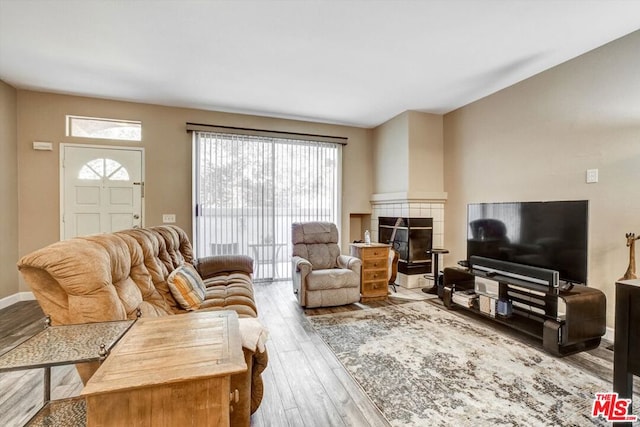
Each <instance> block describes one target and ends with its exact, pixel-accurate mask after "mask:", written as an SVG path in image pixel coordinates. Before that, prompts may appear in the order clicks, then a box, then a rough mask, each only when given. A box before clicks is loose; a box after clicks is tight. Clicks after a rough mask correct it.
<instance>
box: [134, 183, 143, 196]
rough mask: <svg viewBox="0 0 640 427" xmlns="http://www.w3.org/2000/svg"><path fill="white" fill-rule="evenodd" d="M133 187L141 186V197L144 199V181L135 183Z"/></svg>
mask: <svg viewBox="0 0 640 427" xmlns="http://www.w3.org/2000/svg"><path fill="white" fill-rule="evenodd" d="M133 185H139V186H140V197H144V181H141V182H134V183H133Z"/></svg>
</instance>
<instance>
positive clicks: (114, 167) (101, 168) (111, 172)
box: [78, 158, 129, 181]
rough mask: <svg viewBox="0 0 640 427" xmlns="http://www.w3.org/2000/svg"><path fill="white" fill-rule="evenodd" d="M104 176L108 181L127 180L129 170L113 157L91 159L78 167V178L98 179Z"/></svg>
mask: <svg viewBox="0 0 640 427" xmlns="http://www.w3.org/2000/svg"><path fill="white" fill-rule="evenodd" d="M103 178H106V179H108V180H109V181H129V172H128V171H127V169H126V168H125V167H124V166H122V165H121V164H120V163H118V162H117V161H115V160H113V159H106V158H102V159H93V160H91V161H89V162H87V163H85V164H84V166H82V168H80V172H79V173H78V179H83V180H88V181H91V180H98V179H103Z"/></svg>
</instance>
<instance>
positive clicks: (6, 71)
mask: <svg viewBox="0 0 640 427" xmlns="http://www.w3.org/2000/svg"><path fill="white" fill-rule="evenodd" d="M637 29H640V1H638V0H424V1H419V0H414V1H406V0H398V1H390V0H389V1H364V0H351V1H339V0H322V1H310V0H309V1H307V0H300V1H276V0H263V1H260V0H246V1H213V0H210V1H205V0H201V1H195V0H185V1H179V0H164V1H163V0H131V1H121V0H109V1H105V0H103V1H98V0H77V1H70V0H58V1H49V0H22V1H19V0H0V79H2V80H4V81H5V82H7V83H9V84H11V85H13V86H15V87H18V88H24V89H34V90H41V91H50V92H58V93H65V94H74V95H86V96H92V97H99V98H109V99H118V100H127V101H137V102H144V103H152V104H161V105H170V106H180V107H192V108H199V109H205V110H217V111H228V112H239V113H248V114H257V115H264V116H272V117H283V118H293V119H302V120H310V121H316V122H327V123H339V124H347V125H354V126H362V127H373V126H376V125H379V124H380V123H383V122H385V121H386V120H388V119H390V118H392V117H394V116H396V115H397V114H399V113H402V112H403V111H406V110H418V111H425V112H431V113H438V114H442V113H446V112H449V111H452V110H454V109H456V108H459V107H461V106H463V105H466V104H468V103H470V102H473V101H475V100H477V99H480V98H482V97H484V96H486V95H489V94H491V93H493V92H496V91H498V90H500V89H503V88H505V87H507V86H510V85H512V84H514V83H516V82H518V81H521V80H523V79H525V78H527V77H530V76H532V75H534V74H537V73H539V72H541V71H543V70H545V69H548V68H550V67H553V66H555V65H557V64H560V63H562V62H564V61H567V60H569V59H571V58H574V57H576V56H578V55H581V54H582V53H585V52H587V51H589V50H592V49H594V48H596V47H598V46H601V45H603V44H605V43H607V42H609V41H612V40H615V39H617V38H619V37H622V36H624V35H626V34H628V33H631V32H633V31H635V30H637Z"/></svg>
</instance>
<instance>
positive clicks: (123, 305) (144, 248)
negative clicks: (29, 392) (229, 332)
mask: <svg viewBox="0 0 640 427" xmlns="http://www.w3.org/2000/svg"><path fill="white" fill-rule="evenodd" d="M184 263H190V264H192V265H193V266H194V267H195V268H196V269H197V271H198V272H199V273H200V275H201V277H202V279H203V280H204V283H205V286H206V296H205V299H204V301H203V302H202V304H201V305H200V308H199V309H198V310H234V311H236V312H237V313H238V316H239V317H240V322H241V328H242V325H243V320H242V319H252V318H254V319H255V318H257V315H258V314H257V308H256V303H255V299H254V293H253V284H252V273H253V260H252V259H251V258H250V257H247V256H242V255H224V256H215V257H207V258H204V259H194V258H193V251H192V246H191V243H190V242H189V239H188V237H187V235H186V233H185V232H184V231H183V230H182V229H180V228H178V227H175V226H170V225H167V226H158V227H150V228H138V229H131V230H125V231H120V232H116V233H107V234H99V235H92V236H86V237H78V238H74V239H70V240H65V241H60V242H57V243H54V244H51V245H49V246H47V247H45V248H43V249H39V250H37V251H35V252H33V253H31V254H28V255H25V256H24V257H22V259H21V260H20V261H19V263H18V268H19V270H20V272H21V274H22V275H23V277H24V279H25V280H26V282H27V283H28V284H29V286H30V287H31V289H32V290H33V293H34V295H35V297H36V299H37V300H38V303H39V304H40V306H41V307H42V309H43V311H44V312H45V313H46V314H47V315H49V316H50V317H51V321H52V324H53V325H64V324H74V323H87V322H102V321H110V320H124V319H133V318H135V317H136V313H137V312H138V311H140V312H141V314H142V316H143V317H147V316H171V315H177V314H181V313H185V312H186V311H185V310H184V309H182V308H181V307H180V306H179V304H178V303H177V302H176V299H175V298H174V297H173V295H172V294H171V291H170V289H169V286H168V284H167V277H168V276H169V274H170V273H171V272H172V271H173V270H174V269H176V268H177V267H179V266H180V265H182V264H184ZM251 322H253V324H252V326H251V328H253V330H252V331H251V335H252V336H253V337H256V336H259V335H260V334H259V333H258V334H256V333H255V324H256V323H257V322H256V321H255V320H251ZM265 334H266V332H265ZM176 339H178V340H179V339H180V337H176ZM257 344H258V343H254V345H251V344H250V345H247V344H246V342H245V348H244V353H245V360H246V362H247V366H248V370H247V372H245V373H242V374H238V375H235V376H234V377H232V384H231V387H232V388H231V389H232V390H234V389H238V391H239V393H240V399H239V402H238V403H234V404H233V411H232V413H231V424H232V425H234V426H242V425H246V426H248V425H249V423H250V415H251V413H253V412H254V411H255V410H256V409H257V408H258V406H259V405H260V402H261V400H262V394H263V384H262V379H261V373H262V371H263V370H264V369H265V368H266V365H267V353H266V351H262V352H261V351H260V349H259V348H260V347H262V348H263V346H262V345H260V346H258V345H257ZM97 367H98V366H97V365H91V364H83V365H78V371H79V373H80V376H81V378H82V380H83V381H84V382H85V383H86V381H87V380H88V379H89V378H90V377H91V375H92V374H93V372H95V370H96V369H97Z"/></svg>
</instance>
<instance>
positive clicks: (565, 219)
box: [467, 200, 589, 284]
mask: <svg viewBox="0 0 640 427" xmlns="http://www.w3.org/2000/svg"><path fill="white" fill-rule="evenodd" d="M467 218H468V227H467V260H468V259H469V258H470V257H471V256H472V255H478V256H483V257H486V258H493V259H499V260H503V261H509V262H513V263H517V264H524V265H531V266H535V267H542V268H548V269H550V270H556V271H558V273H559V277H560V280H563V281H566V282H570V283H582V284H586V283H587V234H588V233H587V232H588V226H589V202H588V201H587V200H577V201H554V202H514V203H475V204H469V205H468V207H467Z"/></svg>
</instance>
